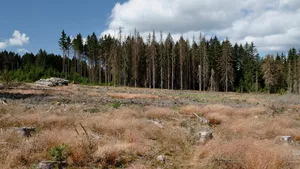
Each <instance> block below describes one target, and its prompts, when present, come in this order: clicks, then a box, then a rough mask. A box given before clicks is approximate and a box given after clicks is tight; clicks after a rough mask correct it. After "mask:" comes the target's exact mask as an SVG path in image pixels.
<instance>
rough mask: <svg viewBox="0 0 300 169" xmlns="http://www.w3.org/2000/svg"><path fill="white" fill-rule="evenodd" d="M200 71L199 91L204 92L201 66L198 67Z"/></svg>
mask: <svg viewBox="0 0 300 169" xmlns="http://www.w3.org/2000/svg"><path fill="white" fill-rule="evenodd" d="M198 70H199V91H200V92H201V91H202V72H201V65H199V67H198Z"/></svg>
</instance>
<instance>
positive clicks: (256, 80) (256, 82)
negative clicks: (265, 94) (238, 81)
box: [255, 71, 258, 93]
mask: <svg viewBox="0 0 300 169" xmlns="http://www.w3.org/2000/svg"><path fill="white" fill-rule="evenodd" d="M255 90H256V93H257V92H258V71H256V75H255Z"/></svg>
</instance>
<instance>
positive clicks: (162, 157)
mask: <svg viewBox="0 0 300 169" xmlns="http://www.w3.org/2000/svg"><path fill="white" fill-rule="evenodd" d="M166 159H167V157H166V156H165V155H159V156H157V157H156V160H157V161H158V162H160V163H162V164H165V163H166Z"/></svg>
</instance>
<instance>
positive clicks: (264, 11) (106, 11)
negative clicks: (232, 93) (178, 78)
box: [0, 0, 300, 54]
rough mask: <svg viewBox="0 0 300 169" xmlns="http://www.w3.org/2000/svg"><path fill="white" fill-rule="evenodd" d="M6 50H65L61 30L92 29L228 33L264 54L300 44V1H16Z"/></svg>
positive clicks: (5, 26)
mask: <svg viewBox="0 0 300 169" xmlns="http://www.w3.org/2000/svg"><path fill="white" fill-rule="evenodd" d="M0 13H1V14H0V21H1V22H0V50H11V51H15V52H19V53H21V54H22V53H24V52H27V51H28V52H33V53H37V51H38V50H39V49H40V48H42V49H44V50H46V51H47V52H49V53H55V54H60V53H61V51H60V50H59V46H58V39H59V37H60V35H61V31H62V30H65V32H66V33H67V34H68V35H70V36H73V37H74V36H76V34H77V33H81V34H82V35H83V36H84V37H86V36H87V35H88V34H91V33H92V32H95V33H96V34H97V35H98V36H102V35H104V34H112V35H116V32H118V29H119V27H122V28H123V32H124V34H127V35H129V34H130V33H132V32H133V31H134V29H135V28H136V29H137V30H138V31H139V33H140V34H141V35H142V36H144V37H146V36H147V35H148V34H149V32H152V31H153V30H155V31H157V35H159V33H158V32H159V31H160V30H162V31H163V35H164V37H166V34H167V33H168V32H170V33H171V34H172V36H173V38H174V40H177V39H179V37H180V36H181V35H183V36H184V38H186V39H190V40H191V39H192V37H193V36H196V37H198V36H199V35H200V32H201V33H202V34H203V35H205V36H206V37H207V38H210V37H212V36H215V35H216V36H218V37H219V39H220V40H223V39H224V38H225V37H228V38H229V39H230V41H231V42H232V43H243V44H244V43H246V42H249V43H250V42H254V44H255V45H256V47H257V49H258V51H259V53H261V54H267V53H271V54H274V53H276V52H279V53H281V52H287V50H288V49H289V48H291V47H295V48H296V49H299V48H300V1H299V0H243V1H241V0H151V1H150V0H89V1H80V0H63V1H62V0H60V1H59V0H51V1H50V0H47V1H46V0H45V1H41V0H30V1H24V0H10V1H4V2H1V6H0Z"/></svg>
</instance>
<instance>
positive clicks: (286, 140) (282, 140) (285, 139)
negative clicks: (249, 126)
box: [275, 136, 293, 143]
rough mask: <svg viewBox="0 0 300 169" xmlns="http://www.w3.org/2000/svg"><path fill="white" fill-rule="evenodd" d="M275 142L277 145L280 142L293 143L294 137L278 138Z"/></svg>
mask: <svg viewBox="0 0 300 169" xmlns="http://www.w3.org/2000/svg"><path fill="white" fill-rule="evenodd" d="M275 141H276V142H277V143H279V142H285V143H291V142H293V137H292V136H277V137H276V138H275Z"/></svg>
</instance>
